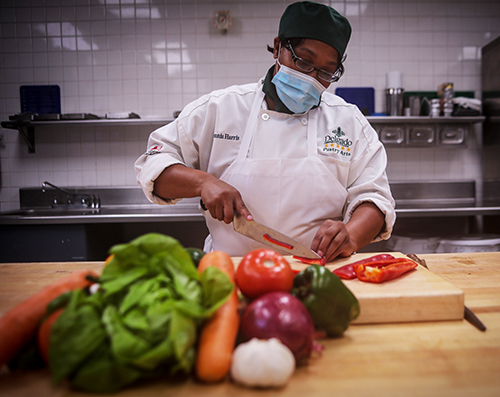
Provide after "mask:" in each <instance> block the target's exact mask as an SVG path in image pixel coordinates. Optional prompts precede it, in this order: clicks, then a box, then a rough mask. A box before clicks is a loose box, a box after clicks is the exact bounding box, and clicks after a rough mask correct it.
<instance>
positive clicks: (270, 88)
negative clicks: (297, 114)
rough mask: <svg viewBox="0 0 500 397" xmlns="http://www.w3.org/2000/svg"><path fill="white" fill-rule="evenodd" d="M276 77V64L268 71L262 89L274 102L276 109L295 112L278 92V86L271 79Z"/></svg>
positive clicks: (289, 112) (290, 112)
mask: <svg viewBox="0 0 500 397" xmlns="http://www.w3.org/2000/svg"><path fill="white" fill-rule="evenodd" d="M273 77H274V65H273V66H271V68H270V69H269V70H268V71H267V75H266V77H265V78H264V85H263V86H262V91H264V94H266V95H267V96H268V97H269V98H270V99H271V100H272V101H273V102H274V110H275V111H277V112H280V113H288V114H293V112H292V111H291V110H290V109H288V108H287V107H286V106H285V104H284V103H283V102H281V99H280V98H279V96H278V93H277V92H276V86H275V85H274V83H273V82H272V81H271V80H272V79H273Z"/></svg>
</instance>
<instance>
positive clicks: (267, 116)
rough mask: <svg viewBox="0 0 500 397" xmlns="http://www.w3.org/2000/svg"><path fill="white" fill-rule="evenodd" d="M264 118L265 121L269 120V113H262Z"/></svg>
mask: <svg viewBox="0 0 500 397" xmlns="http://www.w3.org/2000/svg"><path fill="white" fill-rule="evenodd" d="M262 120H264V121H267V120H269V115H268V114H267V113H262Z"/></svg>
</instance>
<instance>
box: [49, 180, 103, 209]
mask: <svg viewBox="0 0 500 397" xmlns="http://www.w3.org/2000/svg"><path fill="white" fill-rule="evenodd" d="M47 186H50V187H52V188H53V189H56V190H59V191H60V192H63V193H64V194H66V196H67V200H68V201H67V203H66V204H67V205H76V206H78V205H81V206H84V207H87V208H94V209H97V208H100V207H101V199H100V197H99V196H98V195H97V194H83V195H81V196H77V197H78V200H77V202H76V203H73V196H74V195H73V194H71V193H70V192H68V191H67V190H65V189H63V188H61V187H59V186H56V185H54V184H52V183H50V182H47V181H45V182H44V183H42V192H43V193H45V192H46V187H47ZM53 204H54V205H58V204H59V203H58V202H57V198H56V197H54V203H53ZM63 205H64V204H63Z"/></svg>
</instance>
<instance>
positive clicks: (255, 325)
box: [240, 291, 314, 362]
mask: <svg viewBox="0 0 500 397" xmlns="http://www.w3.org/2000/svg"><path fill="white" fill-rule="evenodd" d="M240 336H241V339H242V342H245V341H248V340H250V339H252V338H258V339H270V338H277V339H279V340H280V341H281V342H282V343H283V344H284V345H285V346H287V347H288V348H289V349H290V350H291V351H292V353H293V355H294V356H295V360H296V361H297V362H299V361H301V360H304V359H307V358H309V357H310V356H311V352H312V348H313V341H314V324H313V321H312V319H311V316H310V315H309V312H308V311H307V309H306V308H305V306H304V305H303V303H302V302H301V301H300V300H298V299H297V298H296V297H294V296H293V295H290V294H289V293H287V292H278V291H275V292H268V293H267V294H264V295H262V296H261V297H260V298H257V299H255V300H254V301H253V302H252V303H250V305H248V307H247V308H246V309H245V312H244V313H243V316H242V317H241V325H240Z"/></svg>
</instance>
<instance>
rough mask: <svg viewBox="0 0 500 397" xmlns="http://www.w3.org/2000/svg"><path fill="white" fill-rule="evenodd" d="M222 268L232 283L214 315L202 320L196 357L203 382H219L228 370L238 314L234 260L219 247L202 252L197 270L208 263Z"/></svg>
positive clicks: (202, 270) (203, 270)
mask: <svg viewBox="0 0 500 397" xmlns="http://www.w3.org/2000/svg"><path fill="white" fill-rule="evenodd" d="M211 266H213V267H216V268H217V269H219V270H221V271H222V272H224V273H225V274H226V275H227V276H228V277H229V279H230V280H231V282H232V283H233V292H232V293H231V296H230V297H229V299H228V300H227V301H226V302H225V303H224V304H223V305H222V306H221V307H219V308H218V309H217V311H216V312H215V314H214V316H213V317H212V318H210V319H209V320H207V321H206V323H205V324H203V327H202V330H201V333H200V338H199V343H198V355H197V357H196V365H195V369H196V376H197V378H198V379H199V380H201V381H203V382H218V381H221V380H223V379H224V378H225V377H226V375H227V374H228V373H229V370H230V367H231V360H232V356H233V350H234V345H235V342H236V336H237V335H238V326H239V322H240V318H239V315H238V293H237V291H236V288H234V264H233V261H232V260H231V257H230V256H229V255H228V254H226V253H225V252H222V251H213V252H210V253H208V254H206V255H204V256H203V258H201V260H200V264H199V266H198V272H199V273H200V275H201V276H202V277H203V273H204V272H205V271H206V269H208V268H209V267H211Z"/></svg>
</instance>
